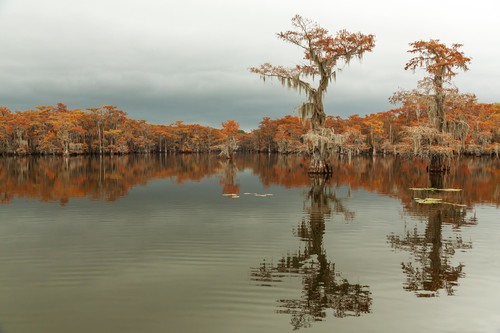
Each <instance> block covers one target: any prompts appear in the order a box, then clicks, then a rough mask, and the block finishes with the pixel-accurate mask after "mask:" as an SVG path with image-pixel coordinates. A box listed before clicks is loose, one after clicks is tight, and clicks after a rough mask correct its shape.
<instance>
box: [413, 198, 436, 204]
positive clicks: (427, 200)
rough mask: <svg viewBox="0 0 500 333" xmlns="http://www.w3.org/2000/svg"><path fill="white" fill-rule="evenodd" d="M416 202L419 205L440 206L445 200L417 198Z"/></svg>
mask: <svg viewBox="0 0 500 333" xmlns="http://www.w3.org/2000/svg"><path fill="white" fill-rule="evenodd" d="M415 201H416V202H418V203H419V204H438V203H443V199H439V198H423V199H422V198H415Z"/></svg>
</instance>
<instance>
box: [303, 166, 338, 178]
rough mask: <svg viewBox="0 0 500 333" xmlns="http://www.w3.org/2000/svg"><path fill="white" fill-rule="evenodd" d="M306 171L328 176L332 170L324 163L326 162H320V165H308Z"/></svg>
mask: <svg viewBox="0 0 500 333" xmlns="http://www.w3.org/2000/svg"><path fill="white" fill-rule="evenodd" d="M307 173H308V174H309V175H326V176H330V175H332V174H333V170H332V168H331V167H330V166H329V165H328V164H326V163H322V165H320V166H313V165H311V166H310V167H309V169H308V170H307Z"/></svg>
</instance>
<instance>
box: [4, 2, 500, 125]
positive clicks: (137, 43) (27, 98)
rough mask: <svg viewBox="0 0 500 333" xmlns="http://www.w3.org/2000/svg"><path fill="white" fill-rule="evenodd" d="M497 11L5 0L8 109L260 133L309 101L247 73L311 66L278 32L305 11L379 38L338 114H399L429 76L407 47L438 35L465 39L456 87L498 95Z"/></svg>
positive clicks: (491, 7)
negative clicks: (405, 92) (53, 108)
mask: <svg viewBox="0 0 500 333" xmlns="http://www.w3.org/2000/svg"><path fill="white" fill-rule="evenodd" d="M499 9H500V4H499V2H498V0H476V1H462V0H454V1H448V0H439V1H436V0H421V1H401V0H379V1H373V0H358V1H342V2H341V1H335V0H307V1H305V0H252V1H248V0H210V1H208V0H205V1H203V0H182V1H174V0H86V1H81V0H44V1H40V0H0V105H3V106H7V107H8V108H10V109H11V110H12V111H16V110H26V109H30V108H34V106H35V105H55V104H56V103H57V102H63V103H65V104H66V105H68V107H69V108H72V109H73V108H82V109H84V108H87V107H94V106H100V105H104V104H112V105H116V106H118V107H119V108H120V109H122V110H124V111H126V112H127V113H128V114H129V116H130V117H132V118H134V119H145V120H146V121H148V122H150V123H155V124H169V123H171V122H174V121H175V120H184V121H185V122H187V123H194V122H196V123H200V124H203V125H209V126H214V127H220V123H221V122H222V121H226V120H228V119H234V120H236V121H239V122H240V123H241V127H242V128H243V129H246V130H249V129H252V128H256V127H257V126H258V123H259V121H261V120H262V118H263V117H265V116H269V117H271V118H278V117H283V116H284V115H287V114H294V109H295V107H296V106H297V105H298V104H300V102H301V101H302V100H303V99H304V96H303V95H302V96H301V95H299V94H298V93H297V92H295V91H288V90H287V89H286V88H283V87H281V85H280V84H279V83H278V82H274V83H273V82H269V81H266V83H264V82H263V81H261V80H260V79H259V77H258V76H257V75H255V74H251V73H250V72H249V71H248V68H249V67H251V66H258V65H260V64H262V63H264V62H271V63H273V64H275V65H285V66H293V65H295V64H298V63H301V62H302V54H301V52H300V50H299V49H297V48H296V47H294V46H293V45H291V44H287V43H284V42H283V41H281V40H279V39H277V38H276V33H277V32H280V31H285V30H288V29H290V28H291V24H290V19H291V18H292V17H293V16H294V15H295V14H300V15H302V16H303V17H306V18H309V19H311V20H314V21H316V22H318V23H319V24H320V25H321V26H323V27H324V28H326V29H328V30H329V31H330V32H332V33H335V32H336V31H338V30H340V29H347V30H349V31H352V32H357V31H360V32H362V33H366V34H374V35H376V47H375V49H374V51H373V52H372V53H369V54H367V55H366V56H365V57H364V59H363V61H362V62H361V63H359V62H353V63H351V65H350V66H349V67H347V68H345V69H344V70H343V71H342V73H340V74H339V75H338V77H337V81H336V82H335V83H334V84H333V85H332V86H331V87H330V89H329V91H328V94H327V96H326V109H327V112H328V114H332V115H333V114H336V115H340V116H342V117H347V116H349V115H350V114H354V113H357V114H361V115H363V114H368V113H374V112H379V111H385V110H388V109H390V108H391V107H392V106H391V105H390V104H389V103H388V101H387V99H388V97H389V96H390V95H391V94H392V93H393V92H394V91H396V90H397V89H398V88H404V89H412V88H414V87H415V86H416V83H417V81H418V80H419V79H420V78H421V77H422V75H423V73H422V72H417V73H415V74H413V73H412V72H407V71H405V70H404V64H405V63H406V61H407V60H408V59H409V58H410V55H409V54H408V53H407V52H406V51H407V50H408V48H409V47H408V43H410V42H412V41H416V40H420V39H424V40H428V39H430V38H434V39H440V40H441V41H442V42H444V43H446V44H451V43H461V44H464V46H463V47H462V51H463V52H464V53H465V55H467V56H469V57H472V63H471V65H470V71H468V72H466V73H460V74H459V76H458V77H457V78H456V80H455V83H456V85H457V86H458V88H459V89H460V90H461V91H462V92H470V93H475V94H476V96H477V97H478V99H479V101H481V102H487V103H491V102H500V96H499V92H500V89H498V82H499V79H500V66H499V62H498V61H499V60H498V59H500V38H499V32H500V19H499V18H498V17H499V16H498V15H499V12H500V10H499Z"/></svg>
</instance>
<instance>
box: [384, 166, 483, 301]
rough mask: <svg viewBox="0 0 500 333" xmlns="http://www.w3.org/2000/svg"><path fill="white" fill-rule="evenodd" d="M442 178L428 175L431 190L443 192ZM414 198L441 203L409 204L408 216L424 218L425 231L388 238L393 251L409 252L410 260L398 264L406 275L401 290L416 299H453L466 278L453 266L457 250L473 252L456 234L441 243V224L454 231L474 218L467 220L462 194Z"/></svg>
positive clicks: (421, 193)
mask: <svg viewBox="0 0 500 333" xmlns="http://www.w3.org/2000/svg"><path fill="white" fill-rule="evenodd" d="M445 177H446V176H445V175H444V174H430V184H431V188H437V189H443V188H444V184H445V179H444V178H445ZM415 196H416V197H420V198H423V197H426V196H430V197H431V198H433V199H440V202H438V203H432V204H424V203H419V202H416V201H413V202H411V203H410V204H409V205H408V206H407V207H406V208H407V210H408V211H409V213H410V214H411V215H415V216H421V217H424V218H425V220H426V225H425V230H424V231H423V232H421V230H419V228H418V226H415V227H414V228H413V230H411V231H406V233H405V234H404V235H403V236H398V235H394V234H391V235H389V236H388V240H389V242H390V243H391V246H392V247H393V248H394V249H398V250H405V251H409V252H411V254H412V255H411V259H410V261H408V262H406V263H405V262H403V263H401V266H402V270H403V272H404V273H405V274H406V282H405V283H404V284H403V288H404V289H405V290H407V291H411V292H414V293H415V294H416V295H417V296H418V297H435V296H439V291H440V290H445V291H446V294H447V295H450V296H451V295H454V293H455V290H454V288H455V287H456V286H457V285H458V280H459V278H463V277H464V276H465V272H464V270H463V268H464V267H465V266H464V265H463V264H462V263H458V264H457V263H455V264H454V263H452V259H453V256H454V254H455V252H456V251H457V250H465V249H471V248H472V242H464V241H463V240H462V237H461V236H460V235H459V234H457V235H455V237H454V238H445V239H443V224H451V225H453V228H454V229H455V231H459V230H460V227H462V226H464V225H471V224H476V223H477V219H476V218H475V217H473V218H470V219H467V209H466V206H465V205H462V202H463V191H458V192H453V191H452V192H448V191H435V190H426V191H416V193H415Z"/></svg>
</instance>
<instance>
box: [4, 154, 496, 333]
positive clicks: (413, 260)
mask: <svg viewBox="0 0 500 333" xmlns="http://www.w3.org/2000/svg"><path fill="white" fill-rule="evenodd" d="M306 163H307V161H305V160H303V159H302V158H300V157H278V156H270V157H269V156H267V155H249V156H238V157H237V158H236V159H235V161H234V163H227V162H222V161H221V160H219V159H217V158H216V157H210V156H206V155H201V156H195V155H182V156H166V157H161V158H160V157H157V156H149V157H148V156H125V157H113V158H103V159H99V158H94V159H90V158H82V157H75V158H70V159H64V158H57V157H53V158H35V159H30V158H2V159H0V201H1V203H0V332H2V333H4V332H5V333H7V332H9V333H11V332H12V333H18V332H47V333H49V332H50V333H59V332H64V333H67V332H72V333H79V332H82V333H83V332H85V333H87V332H93V333H100V332H102V333H113V332H120V333H127V332H134V333H137V332H145V333H156V332H162V333H163V332H188V333H189V332H217V333H221V332H291V331H293V330H294V329H298V330H302V331H307V332H424V331H425V332H493V333H498V332H500V310H499V309H500V291H499V290H498V286H499V285H500V264H499V263H498V262H499V261H498V259H499V256H500V255H499V253H500V242H499V241H498V240H499V235H500V218H499V217H500V210H499V207H500V162H499V160H494V159H493V160H490V159H477V158H476V159H464V160H460V161H457V162H456V163H455V164H454V167H453V168H452V170H451V172H450V174H448V175H445V176H444V177H442V178H440V179H432V180H431V179H429V175H428V174H427V173H426V172H425V164H423V163H422V162H421V161H405V160H394V159H392V158H386V159H384V158H377V159H375V160H372V159H355V160H352V161H335V170H336V171H335V175H334V176H333V177H332V178H331V179H329V180H327V181H324V180H321V179H309V178H308V177H307V176H306V175H304V171H303V170H304V164H306ZM436 184H437V185H439V187H442V188H454V189H461V191H424V190H412V189H410V188H425V187H430V186H431V185H436ZM429 197H432V198H438V199H440V200H441V201H440V202H441V203H437V204H423V203H419V202H418V201H417V200H415V198H421V199H424V198H429Z"/></svg>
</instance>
